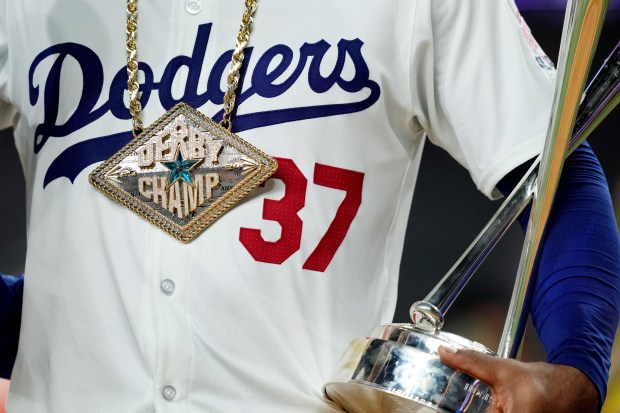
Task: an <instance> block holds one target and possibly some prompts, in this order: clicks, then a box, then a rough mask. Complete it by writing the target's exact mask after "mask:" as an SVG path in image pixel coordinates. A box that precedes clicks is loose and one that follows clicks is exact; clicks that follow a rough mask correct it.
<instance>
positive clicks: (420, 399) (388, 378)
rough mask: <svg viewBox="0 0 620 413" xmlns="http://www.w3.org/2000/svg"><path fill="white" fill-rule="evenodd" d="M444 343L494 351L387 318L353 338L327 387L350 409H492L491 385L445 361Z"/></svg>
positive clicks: (327, 391)
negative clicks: (442, 354) (441, 356)
mask: <svg viewBox="0 0 620 413" xmlns="http://www.w3.org/2000/svg"><path fill="white" fill-rule="evenodd" d="M440 345H444V346H451V347H458V348H463V349H471V350H478V351H481V352H484V353H487V354H495V353H494V352H493V351H491V350H490V349H488V348H486V347H485V346H483V345H482V344H480V343H476V342H473V341H469V340H467V339H465V338H463V337H460V336H457V335H454V334H450V333H446V332H441V331H438V332H429V331H424V330H420V329H418V328H416V327H415V326H413V325H412V324H388V325H385V326H381V327H378V328H376V329H375V330H374V331H373V332H372V334H370V336H369V337H365V338H357V339H355V340H352V341H351V342H350V343H349V346H348V348H347V351H346V352H345V353H344V354H343V355H342V357H341V358H340V360H339V361H338V363H337V365H336V368H335V369H334V372H333V375H332V378H331V380H330V382H329V383H328V384H327V385H326V386H325V389H324V392H325V394H326V396H327V397H328V398H329V399H331V400H332V401H336V403H337V404H338V405H339V407H340V408H341V409H342V410H344V411H346V412H350V413H363V412H394V413H396V412H398V413H400V412H402V413H405V412H407V413H413V412H420V413H427V412H428V413H430V412H472V413H473V412H485V411H487V409H488V408H489V407H490V404H491V389H490V388H489V386H487V385H486V384H485V383H483V382H481V381H479V380H477V379H474V378H473V377H471V376H469V375H467V374H465V373H462V372H460V371H458V370H455V369H453V368H452V367H450V366H447V365H445V364H443V363H442V362H441V361H440V360H439V356H438V355H437V349H438V348H439V346H440Z"/></svg>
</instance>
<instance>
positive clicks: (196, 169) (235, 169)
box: [89, 103, 278, 242]
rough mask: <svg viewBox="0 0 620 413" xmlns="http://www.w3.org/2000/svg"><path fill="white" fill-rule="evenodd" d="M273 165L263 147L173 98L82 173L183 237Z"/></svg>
mask: <svg viewBox="0 0 620 413" xmlns="http://www.w3.org/2000/svg"><path fill="white" fill-rule="evenodd" d="M277 167H278V164H277V162H276V160H275V159H273V158H272V157H270V156H269V155H267V154H265V153H263V152H261V151H260V150H259V149H257V148H255V147H254V146H252V145H250V144H249V143H248V142H246V141H244V140H243V139H241V138H239V137H238V136H236V135H234V134H233V133H231V132H230V131H228V130H227V129H225V128H223V127H222V126H220V125H218V124H217V123H215V122H213V121H212V120H211V119H209V118H208V117H206V116H205V115H203V114H202V113H200V112H198V111H196V110H195V109H193V108H191V107H190V106H188V105H186V104H184V103H180V104H178V105H176V106H175V107H173V108H172V109H170V110H169V111H168V112H166V113H165V114H164V115H163V116H162V117H161V118H159V119H158V120H157V121H155V123H153V124H152V125H151V126H150V127H148V128H147V129H146V130H145V131H144V132H143V133H142V134H140V135H139V136H138V137H137V138H136V139H134V140H132V141H131V142H129V143H128V144H127V145H125V146H124V147H123V148H122V149H121V150H119V151H118V152H117V153H116V154H114V155H113V156H112V157H111V158H110V159H108V160H106V161H105V162H104V163H102V164H101V165H100V166H99V167H97V169H95V170H94V171H93V172H92V173H91V174H90V176H89V181H90V182H91V183H92V184H93V185H94V186H95V187H96V188H97V189H99V190H100V191H102V192H103V193H104V194H106V195H107V196H109V197H110V198H112V199H113V200H115V201H116V202H118V203H120V204H121V205H124V206H126V207H127V208H129V209H131V210H132V211H134V212H135V213H137V214H138V215H140V216H142V217H144V218H146V219H147V220H149V221H150V222H151V223H153V224H155V225H157V226H158V227H160V228H161V229H163V230H164V231H166V232H167V233H169V234H170V235H172V236H173V237H175V238H177V239H178V240H180V241H183V242H189V241H191V240H193V239H194V238H195V237H196V236H198V235H199V234H200V233H201V232H202V231H204V230H205V229H206V228H207V227H208V226H209V225H211V224H212V223H213V222H214V221H215V220H217V218H219V217H220V216H221V215H222V214H224V213H225V212H226V211H227V210H228V209H230V208H231V207H232V206H234V205H235V204H236V203H237V202H239V201H240V200H241V199H242V198H243V197H245V196H246V195H247V194H248V193H249V192H250V191H251V190H252V189H254V188H255V187H257V186H258V185H260V184H261V183H262V182H264V181H266V180H267V178H269V177H270V176H271V175H272V174H273V173H274V172H275V171H276V169H277Z"/></svg>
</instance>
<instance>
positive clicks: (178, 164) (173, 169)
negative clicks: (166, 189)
mask: <svg viewBox="0 0 620 413" xmlns="http://www.w3.org/2000/svg"><path fill="white" fill-rule="evenodd" d="M198 162H200V161H197V160H196V161H194V160H190V159H185V158H183V154H182V153H181V145H180V144H179V146H177V154H176V157H175V160H174V161H172V162H162V165H164V166H165V167H166V168H168V169H170V174H168V186H172V185H174V183H175V182H176V181H178V180H179V179H182V180H184V181H185V182H187V183H188V184H190V185H193V184H194V181H193V180H192V175H191V174H190V171H191V170H192V169H193V168H194V167H195V166H196V164H197V163H198Z"/></svg>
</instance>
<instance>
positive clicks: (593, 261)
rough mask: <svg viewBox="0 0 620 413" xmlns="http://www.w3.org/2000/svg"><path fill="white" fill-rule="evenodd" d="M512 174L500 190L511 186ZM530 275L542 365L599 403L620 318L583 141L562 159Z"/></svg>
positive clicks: (595, 178)
mask: <svg viewBox="0 0 620 413" xmlns="http://www.w3.org/2000/svg"><path fill="white" fill-rule="evenodd" d="M520 173H521V176H523V173H522V172H520ZM513 175H516V176H512V177H511V175H508V176H507V177H506V178H505V179H504V180H502V182H501V183H500V184H498V189H500V191H502V192H504V193H506V192H508V191H509V188H510V187H514V186H515V184H516V183H517V182H518V178H517V177H518V174H513ZM515 178H517V180H516V181H515ZM527 212H528V211H526V213H527ZM525 221H527V217H525ZM522 224H523V221H522ZM535 271H536V273H535V274H534V276H535V277H536V278H535V285H534V291H533V295H532V307H531V312H532V318H533V321H534V326H535V327H536V331H537V332H538V336H539V337H540V340H541V341H542V344H543V346H544V348H545V353H546V356H547V360H548V361H549V362H550V363H555V364H565V365H570V366H573V367H576V368H578V369H579V370H581V371H582V372H584V373H585V374H586V375H587V376H588V377H589V378H590V380H592V382H593V383H594V384H595V385H596V387H597V388H598V390H599V395H600V402H601V404H602V403H603V401H604V400H605V396H606V393H607V381H608V378H609V368H610V364H611V350H612V345H613V339H614V336H615V333H616V329H617V326H618V318H619V312H620V241H619V235H618V227H617V224H616V220H615V217H614V211H613V209H612V203H611V197H610V194H609V188H608V185H607V182H606V180H605V175H604V173H603V170H602V168H601V165H600V163H599V161H598V159H597V158H596V156H595V155H594V153H593V152H592V149H591V148H590V146H589V145H588V144H587V143H584V144H582V145H581V146H580V147H579V148H577V150H576V151H575V152H573V153H572V154H571V155H570V156H569V157H568V158H567V159H566V162H565V165H564V170H563V172H562V177H561V180H560V183H559V186H558V192H557V194H556V198H555V201H554V205H553V210H552V212H551V215H550V217H549V221H548V223H547V230H546V234H545V238H544V240H543V244H542V248H541V251H540V253H539V256H538V266H537V268H536V270H535Z"/></svg>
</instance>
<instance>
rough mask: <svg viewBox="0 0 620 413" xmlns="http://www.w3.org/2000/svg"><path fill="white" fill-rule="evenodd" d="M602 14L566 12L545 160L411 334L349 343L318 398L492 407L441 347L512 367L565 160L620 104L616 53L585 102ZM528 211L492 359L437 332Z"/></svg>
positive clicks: (352, 409)
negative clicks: (446, 359) (497, 246)
mask: <svg viewBox="0 0 620 413" xmlns="http://www.w3.org/2000/svg"><path fill="white" fill-rule="evenodd" d="M607 5H608V1H606V0H570V1H569V2H568V4H567V11H566V18H565V23H564V30H563V34H562V44H561V47H560V57H559V64H558V79H557V83H556V91H555V96H554V102H553V107H552V113H551V119H550V125H549V130H548V134H547V140H546V145H545V149H544V151H543V154H542V155H541V157H539V159H538V160H537V161H536V162H535V163H534V164H533V165H532V167H531V168H530V170H529V171H528V172H527V174H526V175H525V177H524V178H523V179H522V180H521V182H520V183H519V184H518V185H517V188H516V189H515V190H514V191H513V192H512V193H511V194H510V196H508V197H507V198H506V200H505V201H504V203H503V204H502V206H501V207H500V208H499V210H498V211H497V212H496V213H495V215H494V216H493V217H492V218H491V220H490V221H489V223H488V224H487V225H486V226H485V227H484V229H483V230H482V232H481V233H480V234H479V235H478V237H477V238H476V239H475V240H474V241H473V242H472V244H471V245H470V247H469V248H468V249H467V250H466V251H465V253H464V254H463V255H462V256H461V258H460V259H459V260H458V261H457V263H456V264H455V265H454V266H453V267H452V268H451V269H450V271H449V272H448V273H447V274H446V275H445V276H444V277H443V279H442V280H441V281H440V282H439V284H438V285H437V286H436V287H435V288H434V289H433V291H431V293H430V294H429V295H428V296H427V297H426V298H425V299H424V300H423V301H418V302H416V303H414V304H413V305H412V306H411V310H410V316H411V320H412V323H411V324H387V325H384V326H381V327H378V328H376V329H375V330H374V331H373V332H372V333H371V334H370V335H368V336H367V337H363V338H357V339H354V340H352V341H351V342H350V343H349V345H348V347H347V348H346V350H345V351H344V353H343V354H342V356H341V358H340V360H339V361H338V362H337V364H336V367H335V369H334V370H333V373H332V375H331V377H330V379H329V380H328V382H327V383H326V384H325V386H324V388H323V391H324V394H325V396H326V397H327V398H328V399H330V400H331V401H332V402H333V403H335V404H336V405H337V406H338V407H339V408H340V409H341V410H343V411H345V412H349V413H379V412H382V413H401V412H402V413H405V412H409V413H411V412H424V413H427V412H428V413H430V412H442V413H459V412H486V411H488V410H489V408H490V407H491V405H492V402H493V401H492V397H491V388H490V387H489V386H488V385H487V384H486V383H483V382H481V381H479V380H477V379H476V378H474V377H472V376H469V375H467V374H465V373H463V372H460V371H458V370H455V369H453V368H452V367H450V366H448V365H446V364H444V363H443V362H442V361H441V360H440V358H439V355H438V348H439V346H440V345H443V346H447V347H451V348H455V349H470V350H476V351H480V352H483V353H486V354H490V355H495V356H499V357H505V358H508V357H511V358H516V357H517V353H518V350H519V347H520V343H521V338H522V335H523V331H524V328H525V322H526V321H527V312H528V311H529V308H528V302H529V293H530V285H532V282H531V281H532V280H531V274H532V268H533V265H534V261H535V258H536V253H537V251H538V248H539V245H540V241H541V239H542V234H543V231H544V226H545V223H546V221H547V218H548V216H549V212H550V210H551V204H552V201H553V196H554V195H555V190H556V188H557V183H558V180H559V176H560V173H561V169H562V166H563V161H564V158H565V157H566V156H567V155H568V154H569V153H570V152H572V150H574V149H575V148H576V147H577V146H578V145H579V144H580V143H581V142H582V141H583V140H584V139H585V138H586V137H587V136H588V135H589V134H590V133H591V132H592V130H593V129H594V128H595V127H596V126H597V125H598V124H599V123H600V122H601V121H602V119H603V118H604V117H605V116H607V114H609V113H610V112H611V110H612V109H613V108H614V107H615V106H617V105H618V103H619V102H620V97H619V93H618V92H619V89H620V47H619V46H620V45H619V46H616V48H615V50H614V51H613V52H612V54H611V55H610V57H609V58H608V59H607V61H606V62H605V64H604V65H603V67H602V68H601V69H600V70H599V72H598V73H597V75H596V77H595V78H594V80H593V81H592V82H591V83H590V86H589V87H588V90H587V91H586V93H585V95H584V96H583V99H581V97H582V91H583V86H584V83H585V79H586V77H587V74H588V71H589V67H590V63H591V59H592V55H593V52H594V49H595V45H596V43H597V40H598V36H599V34H600V28H601V26H602V22H603V20H604V16H605V11H606V9H607ZM580 101H581V105H580V104H579V103H580ZM578 107H579V114H578V115H577V108H578ZM575 119H576V121H575ZM571 132H572V133H571ZM528 205H531V208H532V209H531V213H530V218H529V223H528V230H527V233H526V236H525V243H524V246H523V250H522V254H521V260H520V263H519V269H518V270H517V276H516V281H515V287H514V290H513V294H512V298H511V303H510V307H509V310H508V316H507V319H506V323H505V327H504V332H503V334H502V338H501V340H500V348H499V350H498V351H497V354H496V353H495V352H493V351H491V350H490V349H488V348H486V347H485V346H484V345H482V344H479V343H476V342H473V341H470V340H468V339H465V338H463V337H460V336H457V335H454V334H450V333H447V332H443V331H441V328H442V327H443V317H444V314H445V313H446V312H447V310H448V309H449V308H450V305H451V304H452V303H453V301H454V300H455V299H456V297H457V296H458V294H459V293H460V292H461V291H462V289H463V287H464V286H465V284H466V283H467V282H468V281H469V279H470V278H471V276H472V275H473V273H474V272H475V271H476V269H477V268H478V267H479V266H480V264H481V263H482V261H483V260H484V259H485V258H486V256H487V255H488V253H489V252H490V251H491V249H492V248H493V247H494V246H495V244H496V243H497V241H499V239H500V238H501V237H502V236H503V234H504V233H505V232H506V230H507V229H508V227H509V226H510V225H511V224H512V222H514V220H515V219H516V217H517V216H518V215H519V214H520V213H521V212H522V211H523V210H524V209H525V208H526V207H527V206H528Z"/></svg>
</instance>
